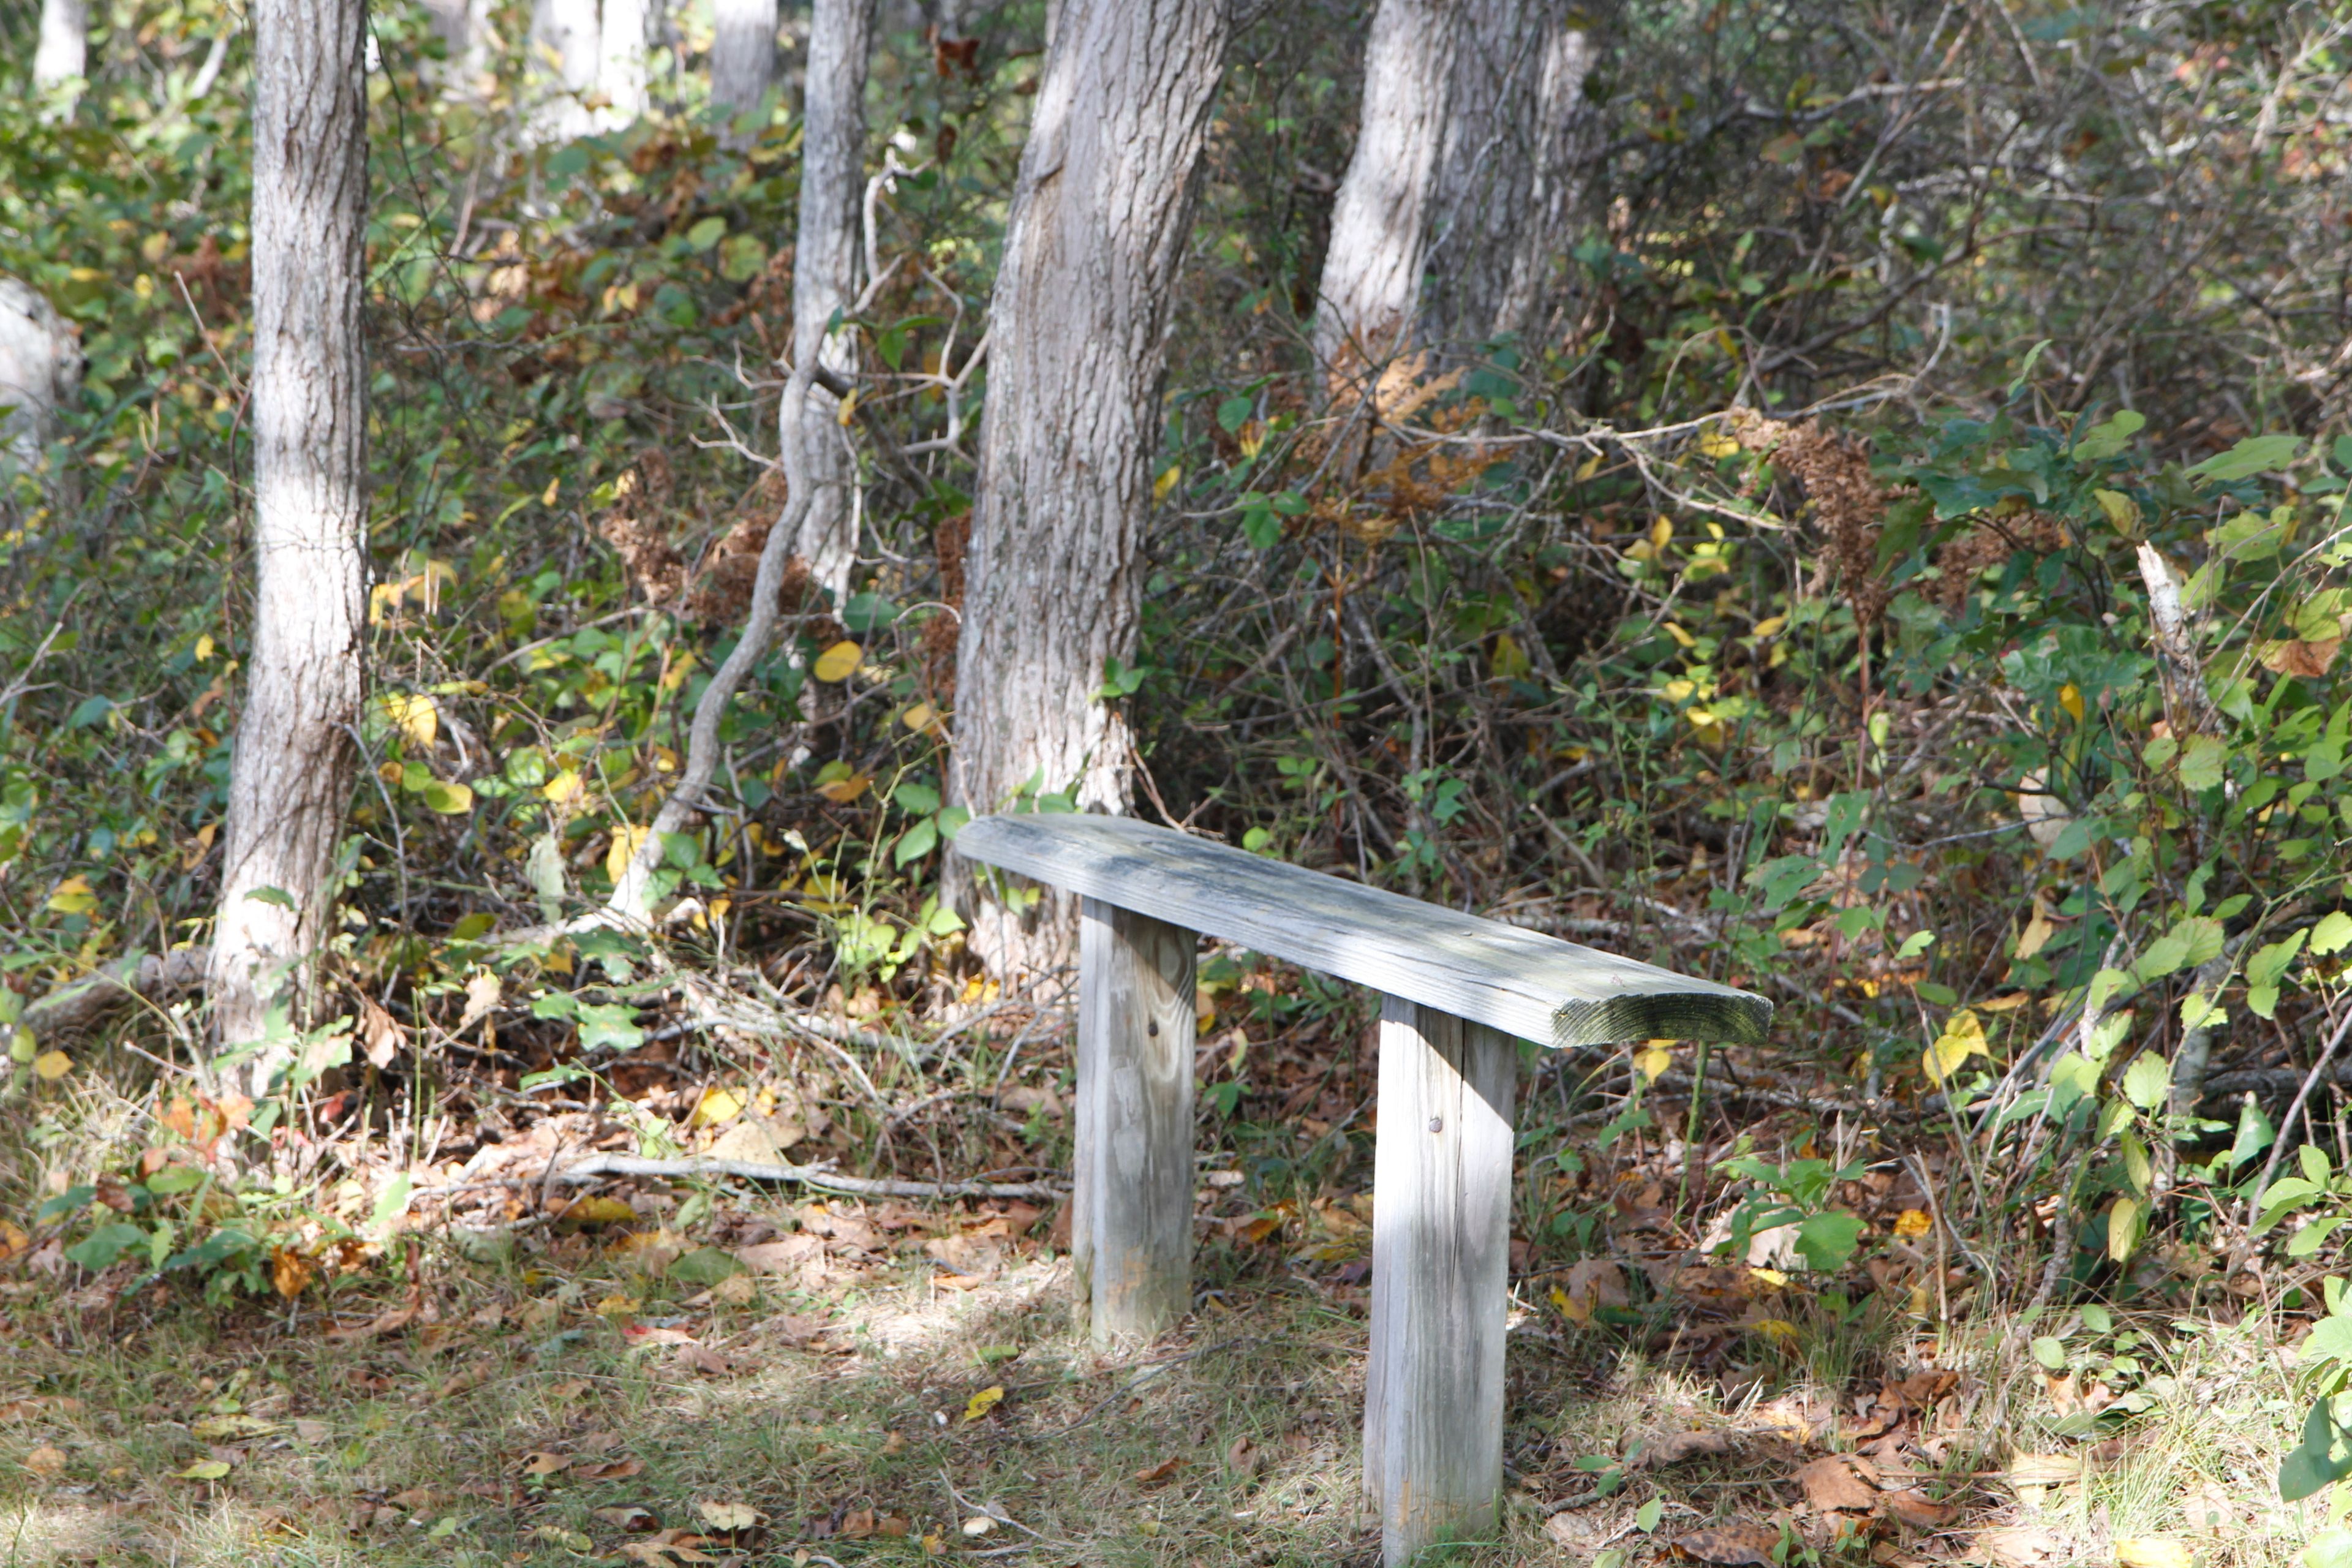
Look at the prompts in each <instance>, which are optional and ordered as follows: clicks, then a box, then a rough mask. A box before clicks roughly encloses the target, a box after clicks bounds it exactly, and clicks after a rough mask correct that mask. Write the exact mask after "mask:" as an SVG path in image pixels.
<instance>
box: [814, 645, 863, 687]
mask: <svg viewBox="0 0 2352 1568" xmlns="http://www.w3.org/2000/svg"><path fill="white" fill-rule="evenodd" d="M865 654H866V650H865V649H864V648H862V647H858V646H857V645H856V643H854V642H837V643H835V644H834V645H833V646H832V647H829V648H827V649H825V650H824V652H823V653H821V654H819V655H817V656H816V663H815V664H814V666H812V667H811V668H810V669H809V673H810V674H811V675H813V676H814V677H816V679H819V680H822V681H825V682H827V683H832V682H835V681H843V680H847V679H849V678H850V677H851V676H852V675H854V674H856V672H857V661H858V660H859V659H860V658H864V657H865Z"/></svg>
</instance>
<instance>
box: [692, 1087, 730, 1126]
mask: <svg viewBox="0 0 2352 1568" xmlns="http://www.w3.org/2000/svg"><path fill="white" fill-rule="evenodd" d="M742 1114H743V1100H742V1097H741V1096H740V1095H739V1094H737V1093H736V1092H735V1091H734V1090H733V1089H719V1088H718V1087H716V1086H713V1087H712V1088H709V1089H704V1090H703V1091H702V1098H701V1099H700V1100H697V1101H696V1102H695V1106H694V1114H693V1115H692V1116H690V1117H688V1119H687V1125H688V1127H716V1126H718V1125H719V1123H720V1122H722V1121H734V1120H735V1119H736V1118H737V1117H739V1116H740V1115H742Z"/></svg>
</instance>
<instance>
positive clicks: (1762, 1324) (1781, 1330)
mask: <svg viewBox="0 0 2352 1568" xmlns="http://www.w3.org/2000/svg"><path fill="white" fill-rule="evenodd" d="M1748 1327H1750V1328H1752V1329H1754V1330H1755V1331H1757V1332H1758V1333H1759V1334H1762V1335H1763V1336H1764V1337H1765V1338H1766V1339H1768V1340H1770V1341H1771V1342H1773V1343H1775V1344H1782V1345H1785V1344H1794V1343H1795V1342H1797V1341H1798V1340H1799V1339H1800V1338H1801V1337H1802V1335H1801V1331H1799V1330H1798V1328H1797V1325H1796V1324H1794V1323H1792V1322H1790V1321H1789V1320H1788V1319H1786V1318H1763V1319H1759V1320H1758V1321H1756V1322H1753V1323H1750V1324H1749V1325H1748Z"/></svg>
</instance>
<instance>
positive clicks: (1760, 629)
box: [1755, 616, 1789, 637]
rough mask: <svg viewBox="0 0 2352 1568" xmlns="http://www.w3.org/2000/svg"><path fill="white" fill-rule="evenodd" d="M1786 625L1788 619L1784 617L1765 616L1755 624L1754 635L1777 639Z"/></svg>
mask: <svg viewBox="0 0 2352 1568" xmlns="http://www.w3.org/2000/svg"><path fill="white" fill-rule="evenodd" d="M1788 624H1789V617H1788V616H1765V617H1764V618H1763V619H1762V620H1760V621H1759V622H1757V623H1756V634H1755V635H1756V636H1758V637H1779V636H1780V632H1781V629H1782V628H1783V627H1785V626H1788Z"/></svg>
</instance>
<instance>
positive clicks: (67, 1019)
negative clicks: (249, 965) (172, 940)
mask: <svg viewBox="0 0 2352 1568" xmlns="http://www.w3.org/2000/svg"><path fill="white" fill-rule="evenodd" d="M209 956H210V954H209V952H207V950H206V949H204V948H201V947H184V948H176V949H174V950H173V951H172V952H149V953H142V954H139V955H137V956H134V957H131V958H124V959H119V960H117V961H116V962H114V963H110V964H108V965H107V966H106V967H105V968H103V969H101V970H100V971H99V972H98V973H95V974H93V975H91V976H90V977H89V979H87V980H77V981H75V982H74V983H73V984H70V985H63V986H59V987H58V989H57V990H55V991H52V992H50V993H49V994H47V995H46V996H44V997H42V998H41V999H40V1000H39V1001H37V1002H36V1003H34V1004H33V1005H31V1006H29V1007H27V1008H26V1009H25V1016H24V1020H23V1022H24V1025H25V1027H26V1028H28V1029H30V1030H32V1031H33V1037H34V1038H35V1039H37V1040H39V1041H40V1042H42V1043H43V1044H44V1045H46V1044H47V1043H48V1042H49V1041H50V1040H52V1039H58V1038H61V1037H67V1036H72V1035H87V1034H89V1033H91V1032H92V1031H93V1030H95V1029H96V1028H97V1027H98V1026H100V1024H102V1023H104V1022H105V1021H106V1020H107V1018H108V1017H109V1016H110V1015H112V1014H113V1013H114V1012H115V1011H116V1010H117V1009H119V1008H121V1007H123V1006H125V1005H128V1004H130V1003H132V1002H167V1001H170V1000H172V999H173V998H174V997H176V996H178V995H179V994H181V993H182V992H184V991H189V990H193V989H194V988H195V987H196V986H198V985H201V984H204V980H205V960H206V959H207V958H208V957H209Z"/></svg>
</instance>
